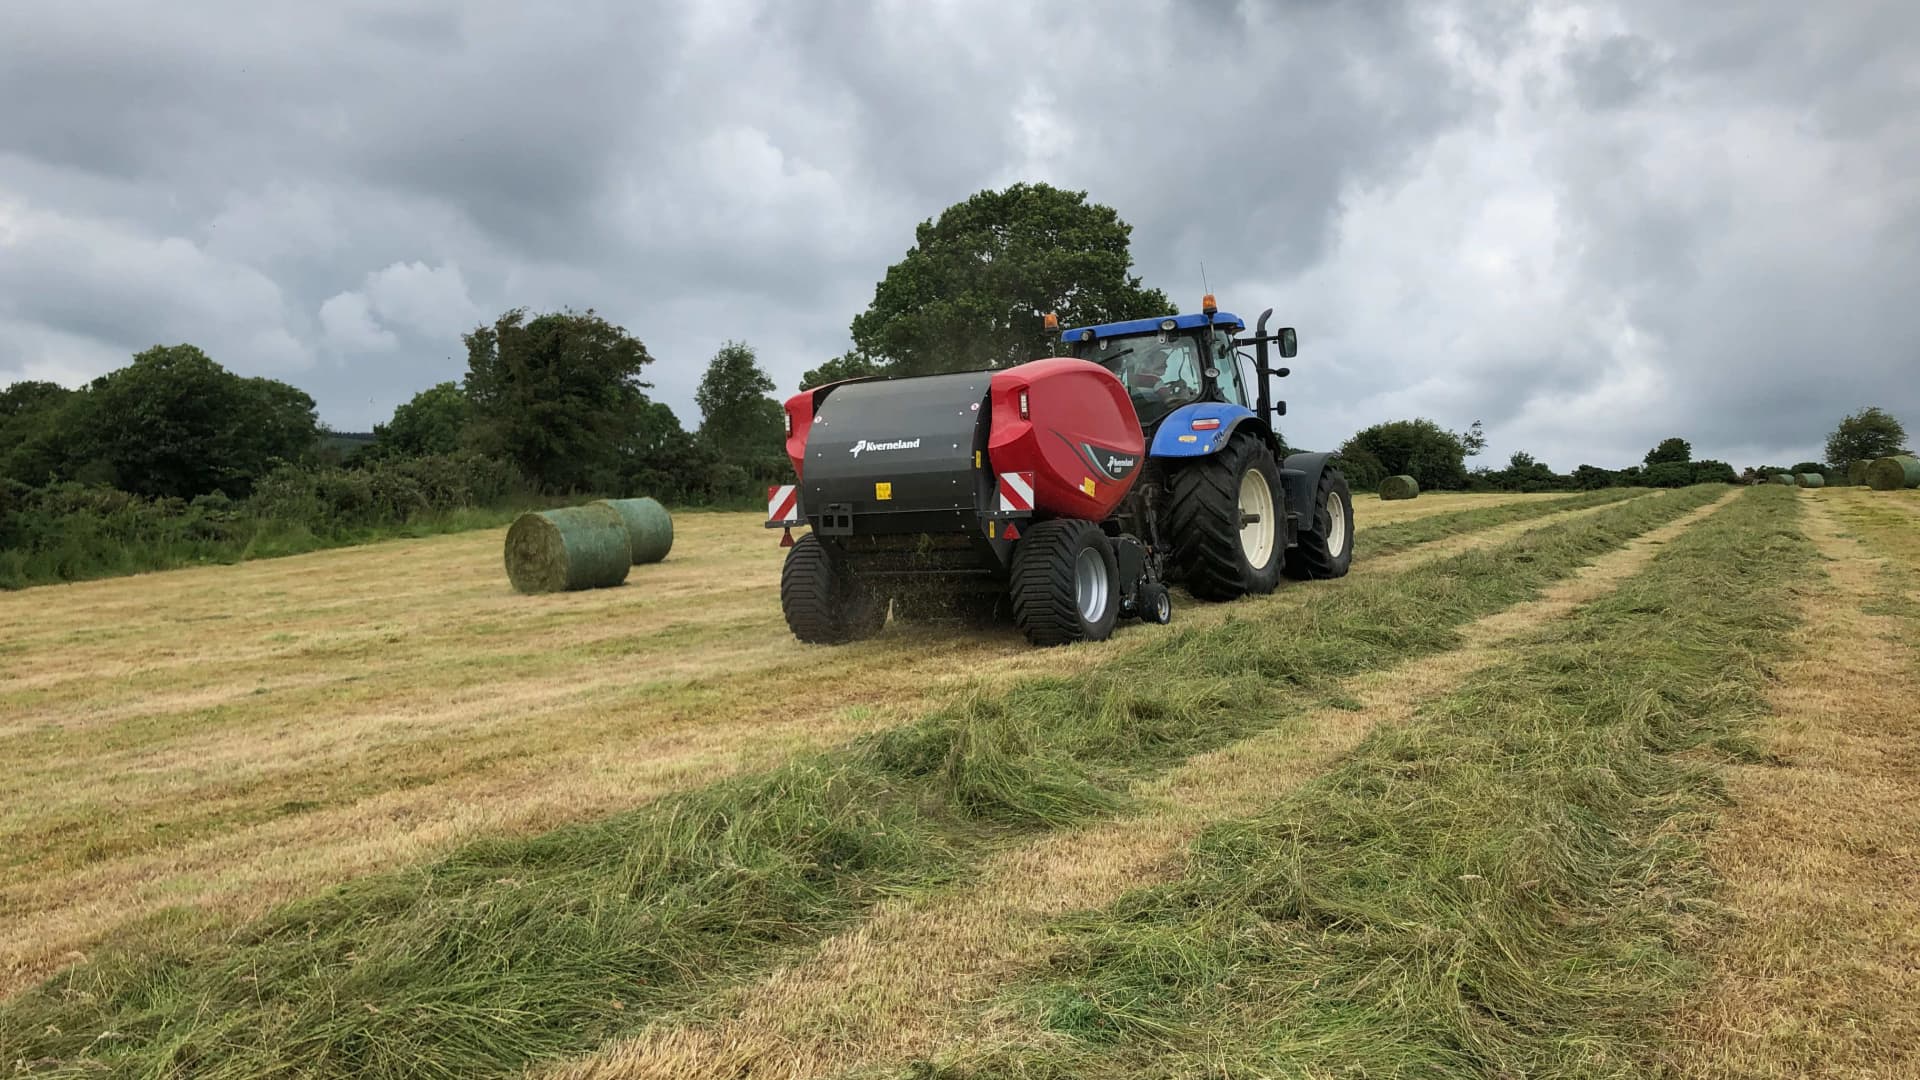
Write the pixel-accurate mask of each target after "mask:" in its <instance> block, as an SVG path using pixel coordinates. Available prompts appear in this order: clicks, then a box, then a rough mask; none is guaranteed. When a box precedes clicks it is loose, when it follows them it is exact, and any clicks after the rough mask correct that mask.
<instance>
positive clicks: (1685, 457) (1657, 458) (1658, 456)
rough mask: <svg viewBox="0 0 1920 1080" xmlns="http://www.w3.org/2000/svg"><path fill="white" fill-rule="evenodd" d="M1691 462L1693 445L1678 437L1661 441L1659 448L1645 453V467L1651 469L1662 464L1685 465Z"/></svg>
mask: <svg viewBox="0 0 1920 1080" xmlns="http://www.w3.org/2000/svg"><path fill="white" fill-rule="evenodd" d="M1692 460H1693V444H1692V443H1690V442H1688V441H1687V440H1685V439H1682V438H1680V437H1679V436H1675V437H1673V438H1671V439H1661V440H1660V445H1659V446H1656V447H1654V448H1653V449H1651V450H1649V451H1647V457H1646V465H1647V468H1649V469H1651V468H1653V467H1654V466H1655V465H1659V464H1661V463H1663V462H1671V463H1673V464H1676V465H1685V464H1686V463H1687V462H1689V461H1692Z"/></svg>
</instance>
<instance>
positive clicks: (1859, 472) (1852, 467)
mask: <svg viewBox="0 0 1920 1080" xmlns="http://www.w3.org/2000/svg"><path fill="white" fill-rule="evenodd" d="M1871 468H1873V462H1872V461H1871V460H1870V459H1868V458H1857V459H1855V460H1853V461H1849V462H1847V485H1848V486H1849V487H1862V486H1864V485H1865V484H1866V482H1867V470H1868V469H1871Z"/></svg>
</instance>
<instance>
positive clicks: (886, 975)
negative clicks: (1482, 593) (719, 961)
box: [539, 492, 1734, 1080]
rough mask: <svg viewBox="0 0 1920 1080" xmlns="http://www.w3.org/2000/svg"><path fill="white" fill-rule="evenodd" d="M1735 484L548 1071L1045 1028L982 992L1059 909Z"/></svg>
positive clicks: (689, 1072)
mask: <svg viewBox="0 0 1920 1080" xmlns="http://www.w3.org/2000/svg"><path fill="white" fill-rule="evenodd" d="M1733 497H1734V493H1731V492H1730V493H1729V494H1728V495H1727V496H1726V497H1725V498H1722V499H1720V500H1717V501H1715V502H1713V503H1710V504H1708V505H1706V506H1703V507H1700V508H1699V509H1697V510H1694V511H1692V512H1690V513H1688V514H1686V515H1685V516H1683V517H1681V518H1679V519H1676V520H1675V521H1673V522H1671V523H1669V524H1667V525H1665V526H1662V527H1660V528H1658V529H1655V530H1652V531H1650V532H1648V533H1646V534H1645V535H1643V536H1641V537H1639V538H1638V539H1635V540H1633V541H1631V542H1629V543H1628V544H1627V545H1626V546H1625V547H1623V548H1621V549H1620V550H1618V551H1615V552H1613V553H1610V554H1608V555H1605V556H1602V557H1601V558H1599V559H1597V560H1595V561H1594V562H1593V563H1592V564H1591V565H1589V566H1586V567H1584V568H1582V569H1581V570H1580V571H1579V572H1578V573H1577V574H1576V576H1575V577H1573V578H1571V579H1569V580H1568V581H1566V582H1564V583H1562V584H1561V585H1558V586H1555V587H1553V588H1551V589H1549V590H1548V591H1547V592H1546V594H1545V595H1543V596H1542V597H1541V598H1539V599H1537V600H1534V601H1531V602H1528V603H1524V604H1519V605H1516V606H1514V607H1512V608H1509V609H1507V610H1506V611H1503V612H1500V613H1499V614H1496V615H1493V616H1489V617H1488V618H1485V619H1482V620H1480V621H1479V622H1477V623H1474V624H1472V625H1471V626H1469V627H1468V628H1466V630H1465V631H1464V636H1465V638H1466V643H1465V645H1464V647H1462V648H1460V649H1458V650H1455V651H1453V652H1449V653H1442V654H1438V655H1435V656H1431V657H1428V658H1425V659H1422V660H1419V661H1415V662H1413V663H1409V664H1405V665H1402V666H1400V667H1398V668H1395V669H1393V670H1390V671H1386V672H1380V673H1375V674H1373V675H1369V676H1363V677H1360V678H1358V679H1355V680H1353V681H1352V684H1351V686H1350V689H1351V691H1352V693H1353V696H1354V697H1355V699H1356V700H1357V703H1358V707H1357V708H1326V709H1322V710H1318V711H1315V712H1313V713H1310V714H1308V715H1306V716H1304V717H1302V718H1300V719H1298V720H1297V721H1295V722H1292V723H1288V724H1285V725H1283V726H1281V727H1279V728H1276V729H1274V730H1271V731H1268V732H1265V733H1263V734H1260V735H1256V736H1254V737H1252V738H1249V739H1245V740H1242V741H1241V742H1238V743H1236V744H1234V745H1232V746H1229V747H1225V748H1223V749H1221V750H1218V751H1215V752H1213V753H1209V754H1204V755H1201V756H1199V757H1196V758H1194V759H1192V760H1190V761H1189V762H1187V763H1185V764H1183V765H1182V766H1180V767H1179V768H1177V769H1175V770H1173V771H1172V772H1171V773H1169V774H1167V775H1165V776H1163V777H1161V778H1159V779H1157V780H1154V781H1150V782H1147V783H1144V784H1142V785H1140V787H1139V789H1138V790H1137V792H1136V793H1137V794H1138V795H1140V796H1141V797H1142V798H1143V799H1145V800H1146V801H1147V803H1148V806H1149V807H1150V809H1149V810H1148V811H1147V812H1145V813H1142V814H1138V815H1132V816H1128V817H1124V818H1121V819H1119V820H1114V821H1108V822H1103V823H1100V824H1097V825H1093V826H1090V827H1087V828H1083V829H1076V830H1072V831H1069V832H1066V833H1063V834H1056V835H1052V836H1048V837H1045V838H1043V839H1041V840H1039V841H1037V842H1035V843H1032V844H1029V845H1026V846H1023V847H1020V848H1017V849H1015V850H1013V851H1009V852H1007V853H1005V854H1004V855H1001V856H999V857H997V858H995V859H993V860H992V861H991V862H989V863H988V864H987V866H986V867H984V868H983V870H982V872H981V874H980V875H979V879H978V881H977V882H976V883H975V884H974V885H972V886H971V887H968V888H965V889H962V890H959V891H957V892H944V893H936V894H933V895H929V896H920V897H911V898H904V899H901V900H897V901H893V902H889V903H886V904H883V905H882V906H881V907H880V908H879V909H878V910H877V911H876V912H875V913H874V914H873V916H872V917H870V918H868V919H866V920H864V921H863V922H862V923H861V924H860V925H859V926H858V927H857V928H855V929H854V930H852V931H849V932H848V933H845V934H842V935H839V936H837V937H835V938H832V939H830V940H829V941H828V942H826V944H825V945H823V946H822V948H821V949H820V950H819V952H818V953H816V954H815V955H813V956H812V957H810V958H808V959H807V960H806V961H804V962H802V963H799V964H796V965H794V966H790V967H786V968H782V969H780V970H778V971H776V972H774V973H773V974H771V975H770V976H768V977H767V978H766V979H765V980H762V981H760V982H757V983H753V984H749V985H747V986H745V987H742V988H740V989H738V990H734V991H729V992H724V993H722V994H721V995H719V997H718V999H717V1000H716V1001H715V1002H713V1003H712V1004H711V1005H710V1006H709V1007H708V1008H706V1009H703V1010H702V1012H703V1015H702V1016H701V1017H697V1018H693V1019H691V1020H689V1021H688V1022H683V1023H671V1022H668V1023H662V1024H659V1025H657V1026H655V1027H653V1028H650V1029H648V1030H646V1031H644V1032H643V1033H642V1034H640V1035H638V1036H636V1037H635V1038H633V1039H631V1040H627V1041H625V1042H622V1043H617V1044H614V1045H612V1046H609V1047H607V1048H605V1049H603V1050H601V1051H600V1052H598V1053H596V1054H594V1055H592V1056H590V1057H588V1058H585V1059H582V1060H581V1061H578V1062H573V1063H569V1064H567V1065H564V1066H560V1067H557V1068H553V1069H550V1070H545V1071H542V1072H540V1073H539V1075H540V1076H542V1077H543V1078H544V1080H559V1078H565V1080H589V1078H592V1080H608V1078H613V1077H623V1078H666V1077H675V1078H680V1077H685V1078H689V1080H694V1078H701V1077H714V1078H718V1077H728V1078H746V1077H754V1078H783V1080H794V1078H800V1077H822V1076H831V1075H835V1074H838V1073H842V1072H847V1071H850V1070H851V1071H855V1072H859V1071H862V1070H865V1069H869V1068H883V1067H886V1066H889V1065H899V1064H901V1063H903V1062H905V1061H907V1060H911V1059H919V1058H928V1057H933V1056H935V1055H937V1054H938V1053H939V1051H940V1050H941V1049H942V1048H943V1047H945V1046H949V1045H956V1044H958V1043H960V1042H962V1041H964V1042H966V1043H967V1044H968V1045H970V1046H971V1047H973V1048H974V1049H976V1050H977V1049H979V1048H981V1047H983V1046H989V1045H992V1044H994V1043H997V1042H1007V1043H1015V1042H1019V1041H1023V1040H1024V1041H1033V1040H1036V1039H1044V1038H1045V1036H1044V1035H1041V1034H1039V1033H1036V1032H1034V1031H1032V1030H1030V1029H1027V1028H1025V1027H1019V1026H1017V1025H1016V1021H1015V1018H1013V1017H1010V1016H1005V1015H1000V1014H998V1013H996V1012H995V1011H993V1010H992V1009H990V1008H988V1007H987V1004H988V1002H989V1001H990V1000H991V999H992V998H993V996H994V995H995V993H996V992H997V991H998V990H999V988H1000V987H1001V985H1002V984H1003V983H1004V981H1005V980H1006V979H1007V978H1008V977H1009V976H1011V975H1013V974H1015V973H1016V972H1018V971H1021V970H1024V969H1026V968H1027V967H1028V966H1030V965H1032V964H1033V963H1035V962H1036V961H1037V960H1038V958H1039V957H1041V956H1042V955H1044V952H1045V950H1046V949H1047V948H1048V942H1049V938H1048V934H1047V927H1048V924H1049V922H1050V921H1051V920H1052V919H1054V918H1056V917H1058V916H1060V915H1062V914H1065V913H1067V912H1071V911H1076V910H1084V909H1087V908H1093V907H1098V906H1101V905H1104V904H1107V903H1109V902H1111V901H1113V900H1114V899H1116V898H1117V897H1119V896H1120V895H1121V894H1122V893H1123V892H1126V891H1127V890H1130V889H1133V888H1137V887H1138V886H1140V885H1141V884H1143V883H1145V882H1148V881H1153V880H1167V879H1171V878H1173V877H1176V876H1178V875H1179V874H1180V872H1181V869H1182V868H1181V865H1180V854H1181V852H1183V851H1184V850H1185V848H1186V846H1187V844H1188V843H1189V842H1190V841H1191V840H1192V839H1193V837H1194V836H1195V835H1197V834H1198V833H1199V832H1200V830H1201V829H1203V828H1205V827H1206V826H1207V825H1209V824H1211V823H1213V822H1217V821H1221V820H1225V819H1228V818H1232V817H1235V816H1239V815H1244V814H1248V813H1251V812H1253V811H1254V810H1255V809H1257V808H1258V807H1260V806H1262V805H1265V804H1267V803H1270V802H1271V801H1272V800H1273V799H1274V798H1276V797H1277V795H1278V794H1279V793H1280V792H1283V791H1285V790H1286V789H1288V788H1290V787H1294V786H1297V785H1299V784H1301V783H1304V782H1305V781H1307V780H1309V779H1311V778H1312V777H1313V776H1315V775H1317V774H1319V773H1320V772H1321V771H1323V770H1324V769H1326V768H1327V767H1328V766H1329V765H1330V764H1331V763H1332V762H1334V761H1335V760H1337V759H1338V758H1339V757H1340V756H1341V755H1343V754H1345V753H1347V752H1348V751H1350V750H1351V749H1353V747H1354V746H1356V745H1358V743H1359V742H1360V740H1361V739H1362V738H1363V737H1365V735H1366V734H1367V732H1368V731H1370V730H1372V729H1373V728H1375V727H1376V726H1379V725H1382V724H1394V723H1399V722H1402V721H1404V720H1405V719H1406V718H1408V717H1410V716H1411V715H1412V714H1413V711H1414V710H1415V708H1417V707H1418V706H1419V704H1420V703H1421V702H1423V701H1426V700H1429V699H1432V698H1434V697H1436V696H1438V695H1441V694H1444V693H1446V692H1447V691H1449V690H1450V689H1452V688H1454V687H1456V686H1458V685H1460V683H1461V682H1462V681H1463V680H1464V679H1465V678H1466V677H1467V676H1468V675H1470V674H1471V673H1473V672H1474V671H1477V670H1479V669H1481V668H1483V667H1486V666H1489V665H1491V664H1493V663H1495V662H1496V661H1497V660H1499V659H1500V658H1501V657H1502V655H1503V654H1504V653H1505V652H1507V651H1508V650H1510V649H1511V648H1512V647H1513V645H1514V644H1515V643H1516V642H1519V641H1522V640H1524V639H1525V638H1526V637H1527V635H1529V634H1530V633H1532V632H1534V631H1536V630H1537V629H1538V628H1540V627H1541V626H1543V625H1545V624H1547V623H1549V622H1551V621H1552V620H1554V619H1557V618H1560V617H1562V616H1564V615H1566V614H1567V613H1568V612H1570V611H1572V610H1573V609H1574V608H1576V607H1578V606H1580V605H1582V604H1585V603H1588V602H1590V601H1592V600H1594V599H1597V598H1599V597H1600V596H1603V595H1605V594H1607V593H1608V592H1610V591H1612V589H1613V588H1615V587H1616V586H1617V585H1618V584H1619V583H1620V582H1621V581H1623V580H1625V579H1626V578H1628V577H1630V576H1632V575H1633V574H1634V573H1636V572H1638V571H1639V570H1640V568H1641V567H1643V566H1644V565H1645V564H1646V563H1647V561H1648V560H1650V559H1651V558H1653V556H1654V555H1655V554H1656V553H1657V552H1658V550H1659V548H1660V546H1661V545H1662V544H1664V543H1666V542H1667V541H1669V540H1671V539H1672V538H1673V537H1675V536H1678V535H1679V534H1680V533H1681V532H1683V531H1685V530H1686V529H1687V528H1690V527H1691V526H1693V525H1694V524H1696V523H1698V522H1699V521H1700V520H1701V519H1703V518H1704V517H1706V516H1707V515H1708V514H1711V513H1712V512H1714V511H1715V510H1717V509H1719V508H1720V507H1722V506H1725V505H1726V504H1727V503H1728V502H1729V501H1730V500H1731V499H1732V498H1733ZM1579 513H1585V511H1582V512H1579ZM1566 516H1571V515H1560V516H1559V517H1560V518H1562V519H1564V517H1566ZM1528 524H1532V523H1528ZM1492 531H1497V530H1489V532H1492ZM1518 531H1524V530H1518ZM1516 534H1517V533H1516ZM1434 546H1436V547H1439V546H1443V545H1434ZM1383 561H1384V560H1383ZM996 1028H999V1029H1002V1030H996Z"/></svg>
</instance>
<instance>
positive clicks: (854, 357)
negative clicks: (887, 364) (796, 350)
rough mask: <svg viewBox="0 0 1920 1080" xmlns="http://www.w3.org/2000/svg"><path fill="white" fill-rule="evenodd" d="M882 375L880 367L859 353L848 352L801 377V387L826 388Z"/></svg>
mask: <svg viewBox="0 0 1920 1080" xmlns="http://www.w3.org/2000/svg"><path fill="white" fill-rule="evenodd" d="M878 374H880V366H879V365H878V364H875V363H874V362H873V361H872V360H869V359H867V358H866V357H864V356H861V355H860V354H859V353H854V352H846V353H841V354H840V355H839V356H836V357H834V358H833V359H831V360H829V361H827V362H826V363H824V364H821V365H820V366H819V367H817V368H814V369H813V370H812V371H809V372H807V373H806V374H805V375H802V376H800V385H801V386H825V385H827V384H828V383H835V382H839V381H841V380H842V379H864V378H867V377H869V376H872V375H878Z"/></svg>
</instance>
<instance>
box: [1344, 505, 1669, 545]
mask: <svg viewBox="0 0 1920 1080" xmlns="http://www.w3.org/2000/svg"><path fill="white" fill-rule="evenodd" d="M1646 493H1647V492H1646V489H1644V488H1606V489H1603V490H1600V491H1589V492H1586V493H1584V494H1580V495H1570V496H1568V497H1566V498H1564V499H1534V500H1527V501H1524V502H1511V503H1502V504H1500V505H1498V506H1471V507H1468V508H1466V509H1464V510H1451V511H1448V512H1446V513H1443V514H1429V515H1427V516H1425V517H1418V518H1414V519H1412V520H1410V521H1399V522H1394V523H1393V524H1390V525H1375V526H1371V527H1369V528H1365V529H1361V530H1359V531H1357V532H1355V533H1354V535H1353V551H1354V555H1355V557H1356V558H1360V557H1369V556H1370V557H1373V558H1378V557H1380V556H1382V555H1391V554H1393V553H1394V552H1396V551H1404V550H1406V549H1407V548H1410V547H1413V546H1415V545H1416V544H1426V543H1431V542H1432V541H1435V540H1441V539H1444V538H1446V537H1449V536H1453V535H1455V534H1457V533H1463V532H1472V531H1474V530H1476V529H1487V528H1492V527H1493V526H1495V525H1505V524H1507V523H1508V522H1514V521H1530V520H1532V519H1534V518H1539V517H1547V516H1549V515H1551V514H1558V513H1563V512H1565V511H1568V510H1583V509H1586V508H1588V507H1592V506H1605V505H1606V504H1608V503H1615V502H1620V501H1621V500H1623V499H1633V498H1638V497H1640V496H1642V495H1645V494H1646Z"/></svg>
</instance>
